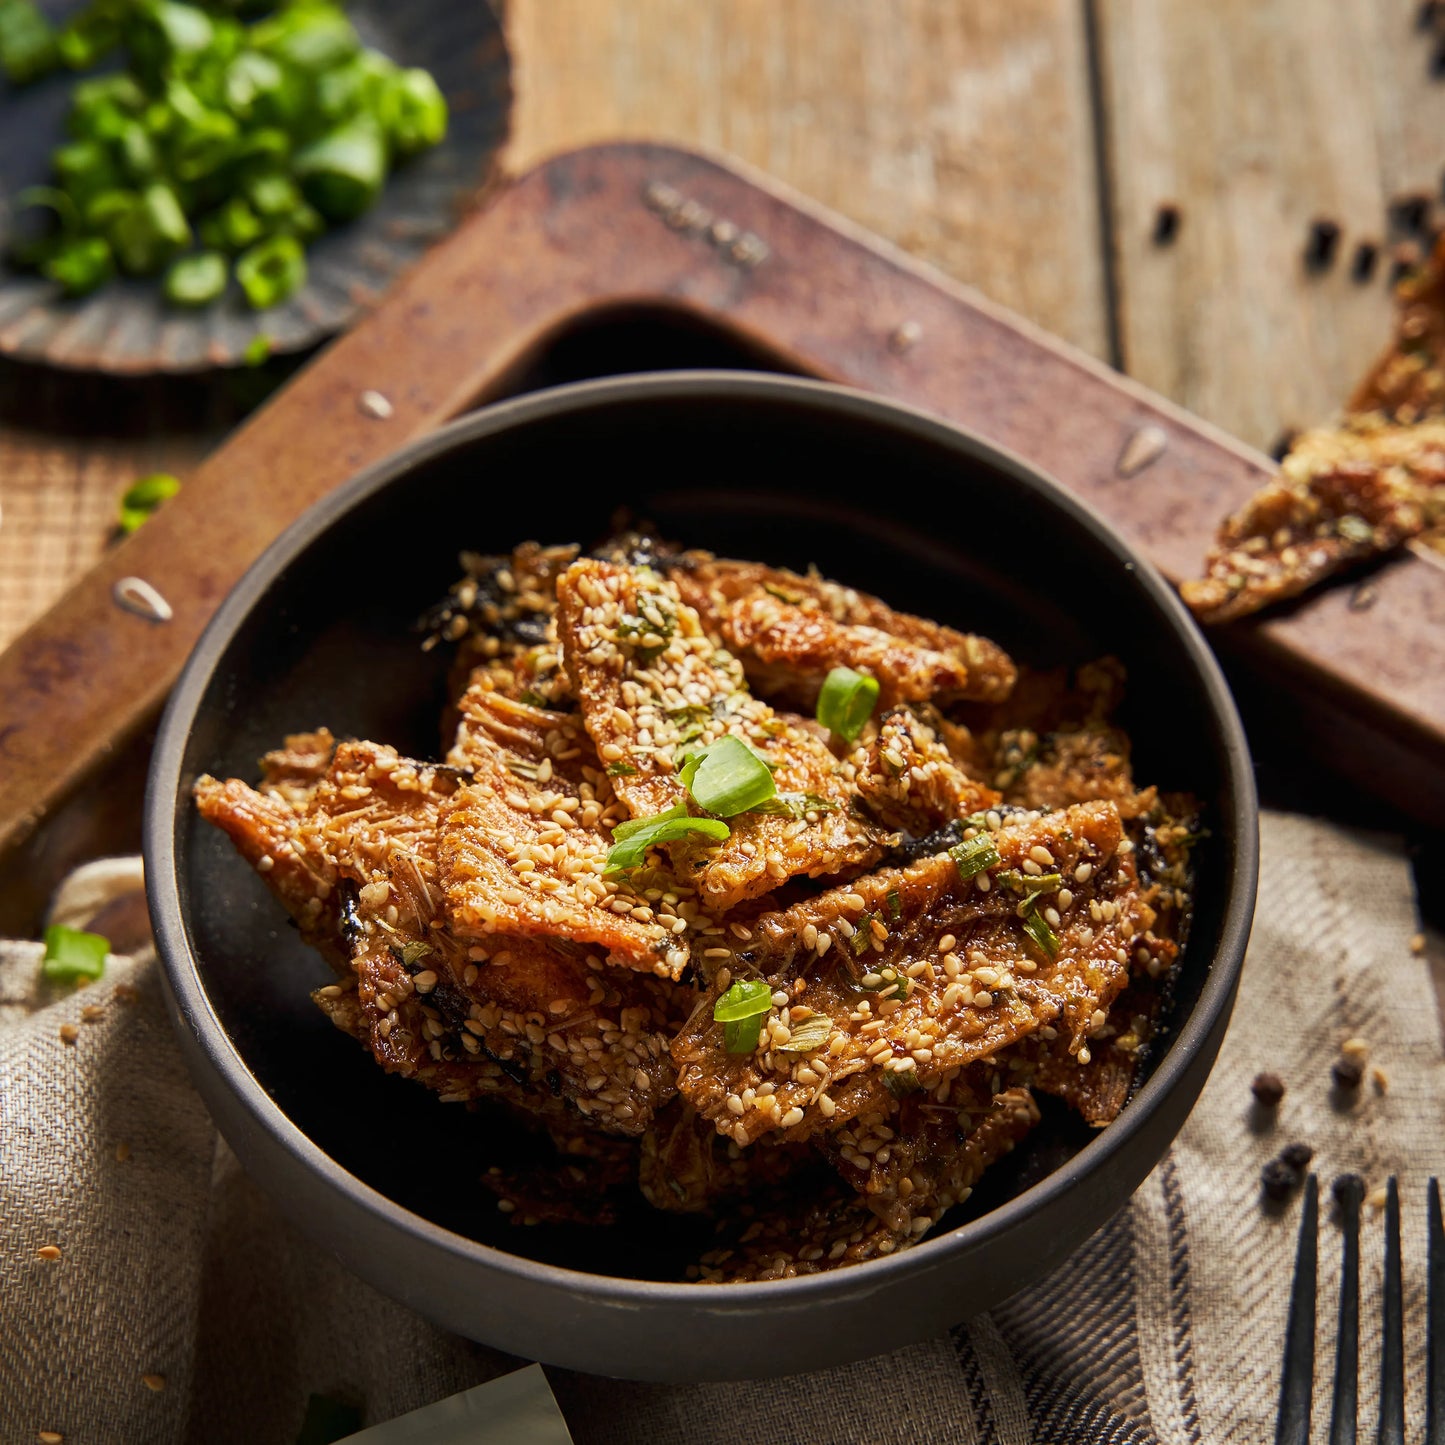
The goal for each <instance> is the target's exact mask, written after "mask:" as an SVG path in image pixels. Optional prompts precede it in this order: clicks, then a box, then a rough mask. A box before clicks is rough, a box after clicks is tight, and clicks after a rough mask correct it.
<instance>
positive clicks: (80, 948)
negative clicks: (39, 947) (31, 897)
mask: <svg viewBox="0 0 1445 1445" xmlns="http://www.w3.org/2000/svg"><path fill="white" fill-rule="evenodd" d="M109 952H110V940H109V939H108V938H106V937H104V936H103V935H101V934H99V933H86V932H84V931H83V930H81V929H79V928H66V927H65V925H64V924H61V923H52V924H51V925H50V927H49V928H47V929H46V930H45V960H44V962H43V963H42V964H41V972H42V973H43V974H44V975H45V977H46V978H48V979H49V980H50V981H51V982H52V983H74V982H75V980H76V979H78V978H99V977H100V976H101V974H103V973H104V972H105V956H106V954H108V953H109Z"/></svg>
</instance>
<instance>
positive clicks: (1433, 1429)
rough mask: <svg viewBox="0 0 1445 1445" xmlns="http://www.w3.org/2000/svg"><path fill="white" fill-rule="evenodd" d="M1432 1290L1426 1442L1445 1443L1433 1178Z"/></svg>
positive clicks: (1444, 1329) (1442, 1272) (1443, 1268)
mask: <svg viewBox="0 0 1445 1445" xmlns="http://www.w3.org/2000/svg"><path fill="white" fill-rule="evenodd" d="M1429 1260H1430V1294H1429V1301H1428V1303H1427V1305H1426V1308H1425V1351H1426V1356H1427V1359H1428V1361H1429V1364H1428V1367H1427V1374H1426V1381H1425V1396H1426V1399H1425V1445H1445V1226H1442V1224H1441V1222H1440V1181H1439V1180H1438V1179H1432V1180H1431V1181H1430V1254H1429Z"/></svg>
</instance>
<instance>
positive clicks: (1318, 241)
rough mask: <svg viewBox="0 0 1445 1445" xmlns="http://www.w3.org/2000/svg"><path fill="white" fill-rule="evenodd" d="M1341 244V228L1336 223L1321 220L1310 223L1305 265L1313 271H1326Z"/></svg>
mask: <svg viewBox="0 0 1445 1445" xmlns="http://www.w3.org/2000/svg"><path fill="white" fill-rule="evenodd" d="M1339 244H1340V228H1339V226H1338V224H1337V223H1336V222H1334V221H1330V220H1326V219H1324V218H1321V219H1319V220H1317V221H1313V222H1311V223H1310V234H1309V240H1308V241H1307V242H1306V243H1305V265H1306V266H1308V267H1309V269H1310V270H1311V271H1323V270H1326V269H1327V268H1328V267H1329V266H1330V265H1331V264H1332V263H1333V262H1334V259H1335V251H1336V250H1337V249H1338V248H1339Z"/></svg>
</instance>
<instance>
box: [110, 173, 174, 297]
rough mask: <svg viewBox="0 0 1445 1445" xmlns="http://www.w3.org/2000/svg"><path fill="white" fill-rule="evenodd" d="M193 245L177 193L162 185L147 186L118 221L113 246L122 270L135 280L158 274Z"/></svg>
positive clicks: (111, 236)
mask: <svg viewBox="0 0 1445 1445" xmlns="http://www.w3.org/2000/svg"><path fill="white" fill-rule="evenodd" d="M190 243H191V228H190V225H189V223H188V222H187V221H186V214H185V212H184V211H183V210H181V203H180V201H179V200H177V198H176V193H175V192H174V191H173V190H172V189H171V188H170V187H169V186H168V185H165V184H163V183H162V182H159V181H158V182H156V183H155V184H154V185H149V186H147V187H146V188H145V189H144V190H143V191H142V192H141V193H140V197H139V200H138V201H137V202H136V204H135V205H133V206H131V207H130V209H129V210H126V211H124V212H122V213H121V214H120V215H119V216H117V217H116V219H115V221H114V223H113V224H112V226H111V228H110V244H111V246H112V247H113V248H114V250H115V255H116V260H118V261H119V262H120V264H121V269H122V270H124V271H128V272H130V274H131V275H133V276H150V275H153V274H154V273H155V272H157V271H159V270H160V269H161V267H162V266H164V265H165V264H166V262H167V261H169V260H170V259H171V257H172V256H174V255H175V254H176V252H177V251H181V250H184V249H185V248H186V247H187V246H189V245H190Z"/></svg>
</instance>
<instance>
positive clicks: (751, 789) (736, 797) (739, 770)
mask: <svg viewBox="0 0 1445 1445" xmlns="http://www.w3.org/2000/svg"><path fill="white" fill-rule="evenodd" d="M678 779H679V781H680V782H681V783H682V785H683V787H685V788H686V789H687V790H688V792H690V793H691V794H692V796H693V799H694V801H695V802H696V803H697V805H698V807H699V808H702V809H705V810H706V811H707V812H709V813H716V814H717V815H718V816H719V817H721V818H732V817H736V816H737V814H739V813H746V812H747V811H748V809H749V808H756V807H757V806H758V804H759V803H765V802H766V801H767V800H768V799H769V798H771V797H773V796H774V795H775V794H776V793H777V785H776V784H775V783H774V782H773V775H772V772H771V770H770V769H769V768H768V765H767V763H765V762H764V761H763V760H762V758H760V757H759V756H758V755H757V754H756V753H755V752H754V751H753V750H752V749H751V748H750V747H749V746H748V745H747V744H746V743H745V742H743V740H742V739H741V738H736V737H734V736H733V735H732V734H731V733H729V734H728V735H727V736H726V737H721V738H719V739H718V740H717V741H716V742H715V743H709V744H708V745H707V747H705V748H703V749H702V750H701V751H700V752H696V753H690V754H689V755H688V757H687V760H686V761H685V762H684V763H683V765H682V768H681V770H680V771H679V773H678Z"/></svg>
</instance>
